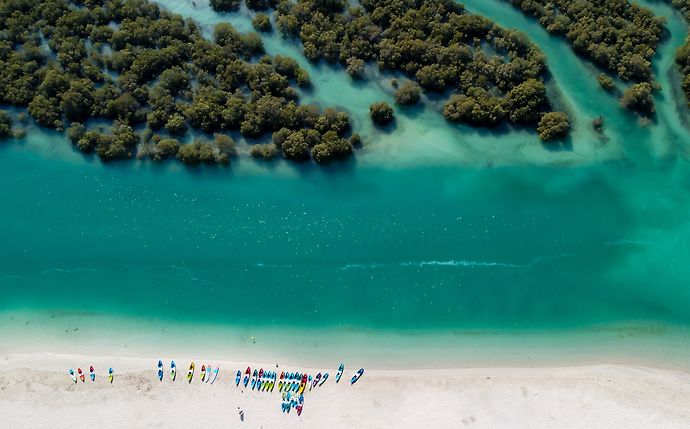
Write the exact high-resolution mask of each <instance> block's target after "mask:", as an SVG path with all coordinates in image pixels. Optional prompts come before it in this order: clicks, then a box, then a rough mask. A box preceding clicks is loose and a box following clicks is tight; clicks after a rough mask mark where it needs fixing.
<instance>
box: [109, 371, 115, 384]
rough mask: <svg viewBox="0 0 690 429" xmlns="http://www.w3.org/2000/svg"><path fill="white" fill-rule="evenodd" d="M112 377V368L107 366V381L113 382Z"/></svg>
mask: <svg viewBox="0 0 690 429" xmlns="http://www.w3.org/2000/svg"><path fill="white" fill-rule="evenodd" d="M113 378H114V376H113V369H112V368H108V381H109V382H110V383H112V382H113Z"/></svg>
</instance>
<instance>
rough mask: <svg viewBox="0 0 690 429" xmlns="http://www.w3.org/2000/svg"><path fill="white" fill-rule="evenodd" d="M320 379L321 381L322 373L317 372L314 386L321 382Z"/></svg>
mask: <svg viewBox="0 0 690 429" xmlns="http://www.w3.org/2000/svg"><path fill="white" fill-rule="evenodd" d="M319 381H321V373H318V374H316V377H314V381H313V382H312V387H316V385H317V384H319Z"/></svg>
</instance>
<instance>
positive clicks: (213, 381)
mask: <svg viewBox="0 0 690 429" xmlns="http://www.w3.org/2000/svg"><path fill="white" fill-rule="evenodd" d="M219 371H220V367H219V366H217V367H216V369H214V370H213V377H211V384H213V383H215V382H216V378H218V372H219Z"/></svg>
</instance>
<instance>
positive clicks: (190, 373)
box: [187, 362, 194, 383]
mask: <svg viewBox="0 0 690 429" xmlns="http://www.w3.org/2000/svg"><path fill="white" fill-rule="evenodd" d="M192 378H194V362H192V363H191V364H189V371H187V382H188V383H191V382H192Z"/></svg>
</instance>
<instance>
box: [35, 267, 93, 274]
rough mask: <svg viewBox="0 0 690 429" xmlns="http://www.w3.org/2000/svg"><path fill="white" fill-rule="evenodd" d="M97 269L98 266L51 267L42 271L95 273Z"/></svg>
mask: <svg viewBox="0 0 690 429" xmlns="http://www.w3.org/2000/svg"><path fill="white" fill-rule="evenodd" d="M97 271H100V270H99V269H98V268H52V269H49V270H45V271H44V273H51V272H57V273H66V274H69V273H81V272H87V273H95V272H97Z"/></svg>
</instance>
